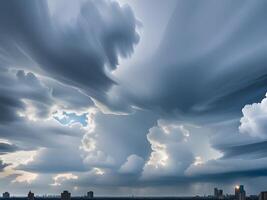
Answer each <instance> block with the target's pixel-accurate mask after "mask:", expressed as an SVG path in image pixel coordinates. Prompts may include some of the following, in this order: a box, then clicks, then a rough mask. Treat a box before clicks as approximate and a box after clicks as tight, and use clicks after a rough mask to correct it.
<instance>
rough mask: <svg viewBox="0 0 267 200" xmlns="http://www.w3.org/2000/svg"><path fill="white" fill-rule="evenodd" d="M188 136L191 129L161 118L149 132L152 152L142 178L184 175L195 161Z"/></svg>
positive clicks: (148, 137)
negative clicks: (188, 143)
mask: <svg viewBox="0 0 267 200" xmlns="http://www.w3.org/2000/svg"><path fill="white" fill-rule="evenodd" d="M188 137H190V135H189V131H188V130H187V129H186V128H184V126H183V125H176V124H172V123H169V122H166V121H162V120H159V121H158V124H157V126H155V127H153V128H151V129H150V130H149V133H148V134H147V139H148V141H149V142H150V144H151V149H152V152H151V154H150V157H149V160H148V161H147V162H146V164H145V166H144V171H143V177H142V178H144V179H153V178H155V177H168V176H183V175H184V171H185V170H186V169H187V168H188V167H189V166H190V165H191V164H192V162H193V161H194V156H193V154H192V152H191V150H190V148H189V146H188V145H187V138H188Z"/></svg>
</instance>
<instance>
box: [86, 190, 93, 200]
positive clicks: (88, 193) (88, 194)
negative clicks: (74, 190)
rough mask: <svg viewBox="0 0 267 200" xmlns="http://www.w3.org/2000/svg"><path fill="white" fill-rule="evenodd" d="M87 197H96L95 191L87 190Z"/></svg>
mask: <svg viewBox="0 0 267 200" xmlns="http://www.w3.org/2000/svg"><path fill="white" fill-rule="evenodd" d="M87 198H89V199H92V198H94V192H93V191H89V192H87Z"/></svg>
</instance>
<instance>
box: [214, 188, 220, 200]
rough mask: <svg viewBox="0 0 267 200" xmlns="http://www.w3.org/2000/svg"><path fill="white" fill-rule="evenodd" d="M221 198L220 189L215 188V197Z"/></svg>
mask: <svg viewBox="0 0 267 200" xmlns="http://www.w3.org/2000/svg"><path fill="white" fill-rule="evenodd" d="M218 196H219V190H218V188H214V197H216V198H217V197H218Z"/></svg>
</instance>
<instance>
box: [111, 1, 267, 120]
mask: <svg viewBox="0 0 267 200" xmlns="http://www.w3.org/2000/svg"><path fill="white" fill-rule="evenodd" d="M265 6H266V2H265V1H262V0H259V1H254V2H251V1H235V2H232V1H223V2H219V3H215V2H213V1H209V0H207V1H204V2H201V3H200V2H196V1H190V0H189V1H178V2H177V5H176V9H175V10H174V12H173V14H172V17H171V19H170V21H169V22H168V25H167V28H166V30H165V34H164V36H163V38H162V39H161V44H160V45H159V47H158V48H157V51H156V52H155V54H154V55H153V56H151V57H148V58H143V59H140V61H139V62H138V63H137V64H136V63H135V65H134V66H130V67H129V68H127V70H124V71H123V72H122V73H121V74H119V77H118V79H119V80H120V81H121V82H120V83H121V85H122V86H121V88H120V86H118V87H116V86H114V88H113V90H112V91H111V92H110V99H112V100H113V98H112V96H114V95H116V94H117V95H118V96H120V98H117V99H115V100H117V102H118V104H119V105H123V106H124V103H125V102H130V104H133V105H136V106H138V107H143V108H148V109H152V110H154V111H159V112H161V113H167V115H170V114H174V115H177V116H178V117H180V118H186V119H188V118H196V117H197V116H200V117H199V118H200V119H198V120H202V121H205V120H207V117H209V116H210V115H212V118H211V119H212V120H217V121H220V120H224V119H225V118H230V117H237V116H240V114H241V112H240V111H241V109H242V108H243V106H244V105H246V104H248V103H253V102H257V101H259V100H260V99H262V97H263V96H264V94H265V92H266V89H267V88H266V81H267V79H266V73H267V71H266V67H265V65H266V62H267V61H266V56H265V53H264V52H265V51H266V45H264V44H263V42H262V41H265V40H266V37H265V35H266V32H267V26H266V23H265V21H264V19H265V17H266V12H265V9H264V7H265ZM252 27H253V28H252ZM118 71H120V69H118ZM129 74H130V75H129ZM148 74H149V76H148ZM133 82H134V83H135V84H132V83H133ZM115 100H114V101H115ZM113 104H115V105H116V101H115V103H114V102H112V104H111V105H113ZM204 115H208V116H204Z"/></svg>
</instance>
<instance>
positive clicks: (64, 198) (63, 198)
mask: <svg viewBox="0 0 267 200" xmlns="http://www.w3.org/2000/svg"><path fill="white" fill-rule="evenodd" d="M70 197H71V194H70V192H68V191H67V190H65V191H63V192H62V193H61V200H70Z"/></svg>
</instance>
